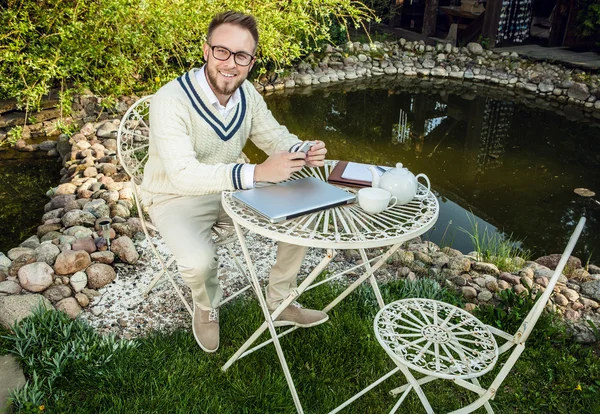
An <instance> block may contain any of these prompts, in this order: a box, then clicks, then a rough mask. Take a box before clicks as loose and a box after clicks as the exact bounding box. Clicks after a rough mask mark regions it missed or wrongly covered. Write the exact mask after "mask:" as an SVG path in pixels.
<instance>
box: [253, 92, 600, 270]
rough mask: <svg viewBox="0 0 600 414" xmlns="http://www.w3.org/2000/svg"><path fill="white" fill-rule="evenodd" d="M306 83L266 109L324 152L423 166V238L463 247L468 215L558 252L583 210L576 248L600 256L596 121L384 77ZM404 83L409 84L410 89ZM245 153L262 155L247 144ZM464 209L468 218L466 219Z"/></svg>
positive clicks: (531, 245)
mask: <svg viewBox="0 0 600 414" xmlns="http://www.w3.org/2000/svg"><path fill="white" fill-rule="evenodd" d="M344 87H345V88H346V89H348V88H350V89H351V90H344V89H343V88H340V87H336V88H333V89H332V88H331V87H329V88H327V89H316V90H315V89H312V90H311V89H308V90H304V91H295V92H293V93H291V94H289V93H287V92H286V93H284V94H272V95H270V96H267V97H266V100H267V104H268V106H269V108H270V109H271V110H272V112H273V115H274V116H275V117H276V118H277V119H278V120H279V121H280V122H281V123H283V124H284V125H286V126H287V127H288V128H289V129H290V131H292V132H293V133H295V134H297V135H298V136H299V137H301V138H302V139H320V140H323V141H325V142H326V143H327V147H328V150H329V152H328V158H330V159H341V160H351V161H358V162H365V163H377V164H380V165H394V164H395V163H396V162H402V163H403V164H404V166H406V167H408V168H409V169H410V170H411V171H412V172H414V173H415V174H417V173H425V174H427V176H428V177H429V179H430V180H431V185H432V189H433V190H434V191H435V193H436V195H437V197H438V200H439V202H440V216H439V219H438V221H437V223H436V227H435V229H433V230H432V231H431V232H430V233H429V234H426V235H425V236H424V238H425V239H429V240H431V241H433V242H436V243H438V244H440V243H441V244H443V245H450V244H452V245H453V247H455V248H457V249H459V250H461V251H462V252H463V253H467V252H469V251H472V250H473V246H472V243H471V241H470V238H469V237H468V235H467V234H466V233H465V232H464V231H462V230H461V228H462V229H465V230H468V231H471V229H472V228H471V223H470V220H471V221H477V222H478V225H479V228H480V229H483V228H484V227H486V226H487V227H488V229H489V231H491V232H502V233H503V234H504V235H506V236H509V235H512V237H513V238H514V239H517V240H521V241H522V242H523V243H522V244H523V247H525V248H527V249H529V250H531V252H532V254H533V256H534V257H538V256H540V255H545V254H550V253H560V252H562V251H563V250H564V247H565V245H566V242H567V240H568V237H569V235H570V234H571V232H572V230H573V228H574V226H575V225H576V223H577V220H578V219H579V217H580V216H581V215H585V216H587V218H588V222H587V226H586V230H585V233H584V234H583V236H582V239H581V240H580V242H579V243H578V246H577V249H576V253H577V254H578V255H579V257H580V258H581V259H582V261H583V262H584V263H585V261H586V260H588V259H589V258H590V256H591V261H592V263H593V262H594V261H596V262H597V261H598V260H599V258H600V222H599V219H598V216H599V215H600V204H599V203H598V202H596V201H594V199H592V198H584V197H581V196H578V195H577V194H575V193H574V192H573V190H574V189H575V188H578V187H584V188H588V189H590V190H593V191H595V192H597V193H598V196H597V197H596V198H597V199H599V200H600V168H599V167H600V126H599V125H598V124H596V123H593V122H590V121H586V120H580V121H578V122H572V121H568V120H567V119H566V118H565V117H564V116H561V115H558V114H557V113H555V112H550V111H547V110H539V109H535V108H529V107H526V106H525V105H523V104H519V103H515V102H513V101H509V100H503V99H498V98H492V97H489V96H485V94H480V93H478V94H474V93H472V92H468V91H466V90H464V91H463V92H464V93H462V94H458V93H457V94H452V93H447V91H448V88H446V87H443V86H442V87H438V88H430V92H422V91H421V92H419V93H414V92H409V91H408V90H407V88H406V85H403V84H401V83H400V82H399V81H395V82H393V83H388V84H385V85H370V86H367V87H365V85H361V86H358V87H357V86H354V87H353V86H348V85H345V86H344ZM408 89H410V88H408ZM247 154H248V155H249V156H250V158H251V159H252V160H254V159H262V156H261V155H260V154H259V151H258V150H256V149H255V148H247ZM469 216H470V217H469Z"/></svg>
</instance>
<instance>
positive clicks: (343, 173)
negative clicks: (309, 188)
mask: <svg viewBox="0 0 600 414" xmlns="http://www.w3.org/2000/svg"><path fill="white" fill-rule="evenodd" d="M370 166H371V165H370V164H360V163H355V162H348V161H339V162H338V163H337V165H336V166H335V167H334V169H333V170H332V171H331V173H330V174H329V178H328V180H327V181H329V182H330V183H333V184H339V185H345V186H348V187H371V181H372V179H373V176H372V174H371V171H370V170H369V169H368V167H370ZM380 168H383V169H384V170H389V169H391V167H380ZM379 174H380V175H381V174H383V171H381V170H379Z"/></svg>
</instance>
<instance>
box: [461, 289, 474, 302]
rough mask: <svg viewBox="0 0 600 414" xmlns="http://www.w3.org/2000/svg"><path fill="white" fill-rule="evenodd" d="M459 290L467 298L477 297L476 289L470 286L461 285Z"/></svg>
mask: <svg viewBox="0 0 600 414" xmlns="http://www.w3.org/2000/svg"><path fill="white" fill-rule="evenodd" d="M460 291H461V293H462V295H463V296H464V297H465V299H467V300H468V299H473V298H475V297H477V291H476V290H475V288H473V287H471V286H463V287H462V288H461V289H460Z"/></svg>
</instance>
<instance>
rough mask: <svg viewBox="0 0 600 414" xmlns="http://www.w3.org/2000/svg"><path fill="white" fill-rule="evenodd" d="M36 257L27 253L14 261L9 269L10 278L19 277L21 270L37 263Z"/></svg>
mask: <svg viewBox="0 0 600 414" xmlns="http://www.w3.org/2000/svg"><path fill="white" fill-rule="evenodd" d="M35 262H36V260H35V256H34V255H32V254H29V253H25V254H22V255H20V256H19V257H17V258H16V259H15V260H13V261H12V263H11V264H10V266H9V268H8V276H17V275H18V274H19V270H20V269H21V268H22V267H23V266H25V265H28V264H31V263H35Z"/></svg>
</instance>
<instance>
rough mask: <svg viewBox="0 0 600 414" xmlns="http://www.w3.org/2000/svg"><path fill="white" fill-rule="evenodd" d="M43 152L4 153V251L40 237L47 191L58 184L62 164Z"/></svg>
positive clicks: (0, 229)
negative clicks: (26, 240)
mask: <svg viewBox="0 0 600 414" xmlns="http://www.w3.org/2000/svg"><path fill="white" fill-rule="evenodd" d="M41 154H42V153H22V152H17V151H15V150H12V149H3V150H2V151H0V252H3V253H5V254H6V252H7V251H8V250H10V249H12V248H13V247H16V246H18V245H19V243H21V242H22V241H23V240H25V239H27V238H28V237H29V236H31V235H34V234H36V232H37V227H38V226H39V225H40V224H41V221H40V220H41V218H42V215H43V214H44V205H45V204H46V203H47V202H48V201H49V199H48V197H46V191H48V190H49V189H50V188H51V187H55V186H57V185H58V181H59V179H60V174H59V171H60V168H61V166H60V162H59V161H58V160H57V159H56V158H51V159H49V158H46V157H45V156H43V155H41Z"/></svg>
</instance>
